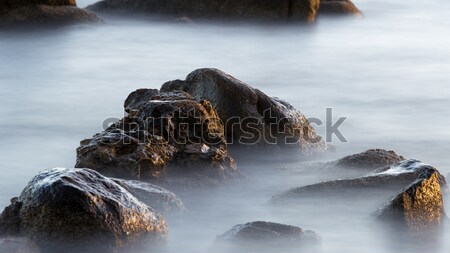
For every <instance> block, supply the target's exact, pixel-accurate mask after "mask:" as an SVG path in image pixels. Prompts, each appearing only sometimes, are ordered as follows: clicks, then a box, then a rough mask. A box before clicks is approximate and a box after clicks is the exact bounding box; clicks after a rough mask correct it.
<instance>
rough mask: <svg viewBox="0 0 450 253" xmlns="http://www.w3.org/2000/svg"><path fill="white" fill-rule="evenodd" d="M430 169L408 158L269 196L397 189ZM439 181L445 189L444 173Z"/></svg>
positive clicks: (351, 195) (296, 196) (357, 194)
mask: <svg viewBox="0 0 450 253" xmlns="http://www.w3.org/2000/svg"><path fill="white" fill-rule="evenodd" d="M430 170H435V168H434V167H432V166H431V165H428V164H424V163H422V162H420V161H418V160H412V159H410V160H405V161H402V162H400V163H397V164H395V165H392V166H390V167H387V168H386V169H384V170H383V171H379V172H377V173H373V174H371V175H368V176H364V177H358V178H351V179H341V180H332V181H326V182H321V183H317V184H312V185H307V186H302V187H297V188H293V189H290V190H288V191H285V192H282V193H280V194H278V195H276V196H274V197H273V198H272V200H273V201H275V202H276V201H281V200H285V199H289V198H301V197H320V196H322V197H327V196H344V195H346V194H347V195H348V196H349V197H355V196H359V195H365V194H371V195H372V194H373V193H375V192H378V191H379V192H385V191H392V192H396V191H399V190H401V189H403V188H404V187H406V186H407V185H409V184H410V183H411V182H414V181H415V180H416V179H417V178H419V176H420V175H422V173H424V172H427V171H430ZM439 181H440V184H441V187H442V188H443V189H448V186H447V183H446V180H445V178H444V177H443V176H441V175H440V176H439Z"/></svg>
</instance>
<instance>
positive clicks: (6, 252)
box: [0, 237, 40, 253]
mask: <svg viewBox="0 0 450 253" xmlns="http://www.w3.org/2000/svg"><path fill="white" fill-rule="evenodd" d="M0 253H40V250H39V247H38V246H37V245H36V244H35V243H34V242H33V241H31V240H29V239H26V238H21V237H8V238H2V239H0Z"/></svg>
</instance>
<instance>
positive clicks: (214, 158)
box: [75, 89, 240, 181]
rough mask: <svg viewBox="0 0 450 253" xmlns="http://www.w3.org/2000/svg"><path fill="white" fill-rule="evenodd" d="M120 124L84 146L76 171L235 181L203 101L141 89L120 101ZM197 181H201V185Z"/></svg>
mask: <svg viewBox="0 0 450 253" xmlns="http://www.w3.org/2000/svg"><path fill="white" fill-rule="evenodd" d="M124 106H125V111H126V112H128V113H129V115H128V116H126V117H124V118H123V119H122V120H121V121H120V122H119V123H116V124H113V125H112V126H111V127H109V128H108V129H107V130H105V131H104V132H102V133H100V134H96V135H95V136H94V137H93V138H91V139H87V140H83V141H82V142H81V145H80V147H79V148H78V149H77V163H76V165H75V167H82V168H83V167H86V168H91V169H94V170H97V171H99V172H101V173H102V174H104V175H108V176H114V177H119V178H128V179H138V180H152V179H154V180H155V179H158V181H164V180H167V179H171V178H174V177H180V178H189V179H192V180H194V179H195V178H203V177H208V178H210V179H212V180H215V181H220V180H224V179H231V178H235V177H238V176H239V175H240V174H239V172H238V171H237V168H236V165H235V163H234V160H233V159H232V158H231V157H230V156H229V155H228V153H227V144H226V141H225V137H224V130H223V126H222V124H221V122H220V119H219V118H218V116H217V113H216V111H215V109H214V108H213V107H212V106H211V104H210V103H209V102H208V101H206V100H199V101H197V100H195V99H193V98H192V97H191V96H190V95H189V94H187V93H184V92H172V93H161V92H158V91H157V90H151V89H140V90H137V91H135V92H133V93H131V94H130V95H129V96H128V98H127V99H126V101H125V105H124ZM200 181H202V180H200Z"/></svg>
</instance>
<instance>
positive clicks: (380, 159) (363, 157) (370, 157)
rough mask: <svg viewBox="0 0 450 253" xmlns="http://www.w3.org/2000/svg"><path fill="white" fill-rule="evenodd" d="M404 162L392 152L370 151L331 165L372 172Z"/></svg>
mask: <svg viewBox="0 0 450 253" xmlns="http://www.w3.org/2000/svg"><path fill="white" fill-rule="evenodd" d="M403 160H405V158H404V157H403V156H400V155H397V154H396V153H395V152H394V151H392V150H389V151H387V150H384V149H368V150H366V151H364V152H361V153H358V154H353V155H349V156H346V157H344V158H341V159H339V160H337V161H334V162H331V163H330V164H332V165H333V166H337V167H342V168H350V169H363V170H370V171H371V170H374V169H377V168H380V167H385V166H389V165H392V164H396V163H399V162H401V161H403Z"/></svg>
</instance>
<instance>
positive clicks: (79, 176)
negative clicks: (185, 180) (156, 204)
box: [0, 168, 167, 252]
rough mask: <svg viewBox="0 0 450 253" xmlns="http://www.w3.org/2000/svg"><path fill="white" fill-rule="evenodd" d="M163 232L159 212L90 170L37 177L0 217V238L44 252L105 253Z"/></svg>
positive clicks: (53, 172)
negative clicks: (9, 237)
mask: <svg viewBox="0 0 450 253" xmlns="http://www.w3.org/2000/svg"><path fill="white" fill-rule="evenodd" d="M11 218H13V220H14V222H11V221H10V220H11ZM5 224H6V225H5ZM13 225H16V226H18V227H17V228H15V229H13ZM5 227H6V228H7V229H4V228H5ZM166 233H167V227H166V223H165V221H164V218H163V217H162V216H161V215H160V214H158V213H157V212H155V211H153V210H152V209H151V208H150V207H148V206H147V205H145V204H144V203H142V202H140V201H139V200H137V199H136V198H135V197H134V196H133V195H131V194H130V193H129V192H128V191H127V190H125V189H124V188H123V187H121V186H120V185H118V184H116V183H115V182H114V181H113V180H111V179H108V178H106V177H104V176H102V175H100V174H98V173H97V172H95V171H93V170H89V169H61V168H58V169H50V170H45V171H43V172H41V173H39V174H38V175H36V176H35V177H34V178H33V179H32V180H31V181H30V182H29V183H28V185H27V186H26V187H25V189H24V190H23V192H22V194H21V195H20V197H19V198H16V199H13V201H12V203H11V205H10V206H9V207H7V208H6V209H5V211H4V212H3V213H2V215H1V217H0V234H2V235H15V236H23V237H27V238H30V239H31V240H33V241H34V242H36V244H37V245H38V246H39V248H40V249H41V250H42V251H43V252H98V251H103V252H109V251H114V250H115V249H118V248H123V247H127V246H132V245H137V244H141V243H148V242H153V243H156V242H158V241H160V240H163V239H165V237H166Z"/></svg>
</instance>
